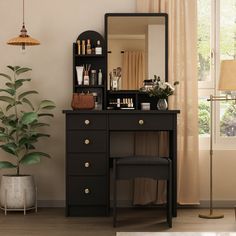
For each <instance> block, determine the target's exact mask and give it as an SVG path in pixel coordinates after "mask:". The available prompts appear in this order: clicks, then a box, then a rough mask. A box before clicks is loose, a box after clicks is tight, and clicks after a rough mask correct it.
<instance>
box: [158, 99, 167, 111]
mask: <svg viewBox="0 0 236 236" xmlns="http://www.w3.org/2000/svg"><path fill="white" fill-rule="evenodd" d="M167 108H168V103H167V101H166V99H164V98H161V99H159V100H158V101H157V110H161V111H164V110H167Z"/></svg>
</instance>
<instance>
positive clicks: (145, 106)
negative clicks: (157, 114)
mask: <svg viewBox="0 0 236 236" xmlns="http://www.w3.org/2000/svg"><path fill="white" fill-rule="evenodd" d="M141 110H144V111H148V110H150V103H149V102H142V103H141Z"/></svg>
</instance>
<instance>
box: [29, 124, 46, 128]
mask: <svg viewBox="0 0 236 236" xmlns="http://www.w3.org/2000/svg"><path fill="white" fill-rule="evenodd" d="M43 126H49V124H46V123H35V124H31V128H32V129H35V128H39V127H43Z"/></svg>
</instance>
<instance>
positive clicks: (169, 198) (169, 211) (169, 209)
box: [166, 162, 172, 228]
mask: <svg viewBox="0 0 236 236" xmlns="http://www.w3.org/2000/svg"><path fill="white" fill-rule="evenodd" d="M171 167H172V166H171V162H170V163H169V179H168V181H167V206H166V207H167V223H168V225H169V227H170V228H171V227H172V178H171V177H172V175H171V173H172V168H171Z"/></svg>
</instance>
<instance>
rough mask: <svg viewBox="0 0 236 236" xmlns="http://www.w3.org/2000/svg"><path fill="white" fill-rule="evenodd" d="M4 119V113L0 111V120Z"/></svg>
mask: <svg viewBox="0 0 236 236" xmlns="http://www.w3.org/2000/svg"><path fill="white" fill-rule="evenodd" d="M4 117H5V115H4V113H3V112H2V111H0V119H2V118H4Z"/></svg>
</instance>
